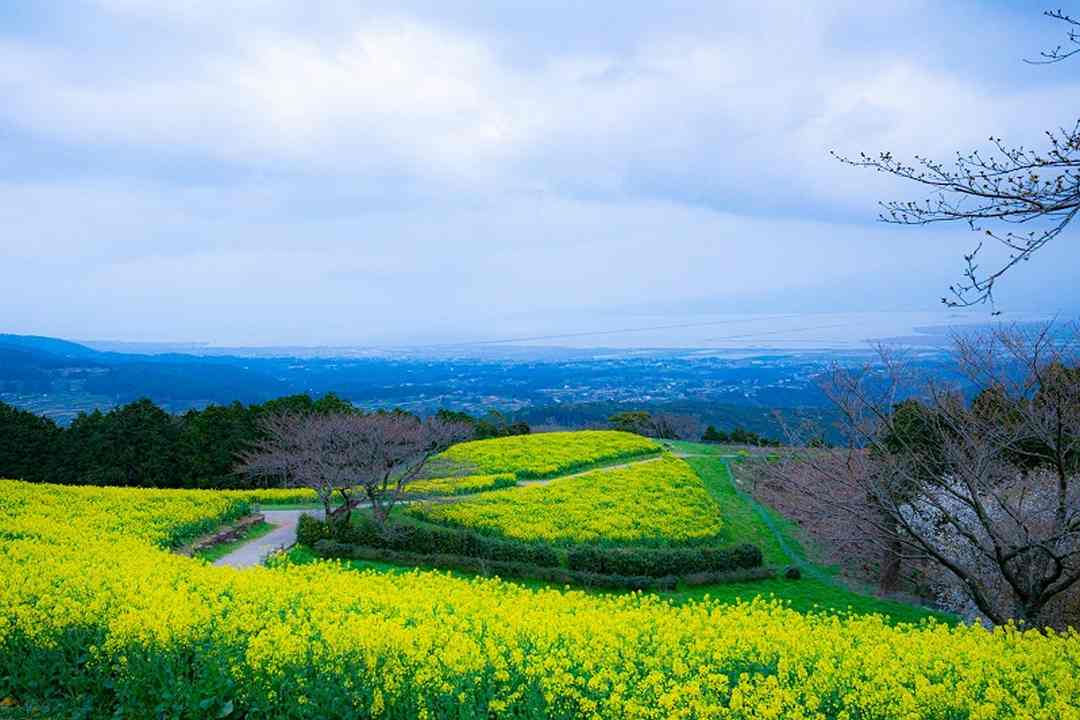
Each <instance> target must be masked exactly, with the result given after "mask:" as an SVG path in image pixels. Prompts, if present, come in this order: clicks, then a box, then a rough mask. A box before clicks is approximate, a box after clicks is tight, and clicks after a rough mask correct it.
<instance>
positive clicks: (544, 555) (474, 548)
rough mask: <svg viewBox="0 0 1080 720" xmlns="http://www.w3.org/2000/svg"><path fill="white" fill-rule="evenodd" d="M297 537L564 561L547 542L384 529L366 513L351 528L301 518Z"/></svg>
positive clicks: (409, 526) (415, 526)
mask: <svg viewBox="0 0 1080 720" xmlns="http://www.w3.org/2000/svg"><path fill="white" fill-rule="evenodd" d="M297 539H298V540H299V541H300V543H302V544H304V545H312V546H314V545H315V543H316V542H318V541H319V540H326V539H333V540H337V541H338V542H342V543H348V544H352V545H366V546H367V547H374V548H382V549H385V550H397V551H401V552H420V553H429V554H440V555H462V556H469V557H475V558H479V559H481V560H498V561H505V562H523V563H528V564H530V565H538V566H541V567H555V566H557V565H559V564H560V561H559V554H558V553H557V552H556V551H555V549H554V548H553V547H551V546H550V545H546V544H544V543H535V542H525V541H523V540H509V539H505V538H497V537H492V536H490V535H482V534H480V533H478V532H475V531H472V530H469V529H468V528H451V527H443V526H441V525H428V524H419V523H401V522H399V523H395V524H393V525H391V526H390V527H389V528H387V529H385V530H383V529H382V528H379V527H378V526H377V525H375V523H373V522H372V521H371V520H370V519H369V518H367V517H366V516H364V515H360V516H356V517H354V521H353V524H352V525H349V526H347V527H334V528H331V527H329V526H328V525H327V524H326V523H324V522H320V521H318V520H315V519H313V518H310V517H309V518H307V519H306V520H304V519H301V526H300V527H299V528H298V531H297Z"/></svg>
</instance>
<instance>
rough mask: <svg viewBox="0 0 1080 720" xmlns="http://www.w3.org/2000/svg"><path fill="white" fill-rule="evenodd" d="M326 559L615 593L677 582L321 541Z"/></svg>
mask: <svg viewBox="0 0 1080 720" xmlns="http://www.w3.org/2000/svg"><path fill="white" fill-rule="evenodd" d="M312 549H313V550H314V551H315V552H316V553H317V554H318V555H320V556H322V557H327V558H339V559H349V560H373V561H376V562H387V563H393V564H398V565H409V566H415V565H423V566H427V567H433V568H439V569H444V570H463V571H465V572H472V573H477V574H480V575H488V576H493V575H497V576H499V577H503V578H521V579H531V580H541V581H544V582H549V583H556V584H560V585H580V586H583V587H589V588H606V589H614V590H650V591H656V590H669V591H670V590H674V589H675V588H676V586H677V585H678V578H677V577H675V576H673V575H666V576H663V577H648V576H644V575H617V574H603V573H594V572H583V571H577V570H568V569H566V568H562V567H550V566H541V565H533V564H530V563H527V562H519V561H513V560H488V559H485V558H479V557H475V556H467V555H452V554H448V553H418V552H407V551H402V550H390V549H388V548H379V547H370V546H365V545H355V544H350V543H344V542H340V541H338V540H320V541H318V542H317V543H315V545H314V547H313V548H312Z"/></svg>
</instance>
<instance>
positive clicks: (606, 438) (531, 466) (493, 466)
mask: <svg viewBox="0 0 1080 720" xmlns="http://www.w3.org/2000/svg"><path fill="white" fill-rule="evenodd" d="M658 452H660V446H659V445H657V444H656V443H655V442H653V441H652V440H649V439H648V438H644V437H642V436H640V435H635V434H633V433H627V432H619V431H616V430H579V431H575V432H553V433H537V434H535V435H515V436H511V437H502V438H493V439H491V440H473V441H471V442H465V443H461V444H459V445H454V446H453V447H452V448H450V449H449V450H447V451H446V452H444V453H443V454H442V455H441V456H440V458H441V459H443V460H447V461H451V462H457V463H461V464H462V465H465V466H466V467H470V468H474V469H475V472H477V473H504V472H512V473H514V474H515V475H517V477H519V478H537V477H551V476H554V475H561V474H563V473H567V472H570V471H572V470H575V469H577V468H581V467H587V466H589V465H593V464H596V463H602V462H607V461H609V460H618V459H621V458H632V457H639V456H641V455H649V454H652V453H658Z"/></svg>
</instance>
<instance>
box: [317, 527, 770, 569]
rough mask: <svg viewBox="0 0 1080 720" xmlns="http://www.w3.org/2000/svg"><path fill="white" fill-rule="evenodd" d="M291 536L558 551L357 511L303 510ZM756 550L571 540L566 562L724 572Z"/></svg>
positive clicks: (497, 553) (547, 556)
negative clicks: (337, 518) (339, 517)
mask: <svg viewBox="0 0 1080 720" xmlns="http://www.w3.org/2000/svg"><path fill="white" fill-rule="evenodd" d="M297 539H298V540H299V542H300V543H301V544H303V545H308V546H311V547H314V546H315V545H316V543H318V542H319V541H322V540H334V541H336V542H338V543H343V544H347V545H356V546H365V547H369V548H378V549H383V550H393V551H397V552H409V553H420V554H423V555H450V556H456V557H469V558H475V559H477V560H482V561H497V562H514V563H525V564H527V565H530V566H537V567H551V568H554V567H559V566H561V565H562V564H563V562H562V556H561V554H560V552H559V551H558V550H556V548H555V547H553V546H551V545H548V544H545V543H536V542H526V541H523V540H512V539H507V538H498V537H492V536H490V535H485V534H483V533H480V532H477V531H475V530H472V529H469V528H462V527H445V526H442V525H432V524H427V523H396V524H394V525H392V526H391V527H389V528H387V529H385V530H383V529H381V528H379V527H378V526H376V525H375V524H374V523H373V522H372V521H371V520H370V519H369V518H367V517H365V516H359V517H357V518H355V520H354V523H353V524H352V525H350V526H347V527H337V528H332V527H331V526H329V525H328V524H327V523H325V522H322V521H319V520H316V519H315V518H312V517H311V516H308V515H305V516H302V517H301V518H300V526H299V528H298V531H297ZM762 563H763V559H762V555H761V550H760V549H759V548H758V547H756V546H754V545H736V546H732V547H723V548H720V547H708V546H704V547H674V548H652V547H609V546H606V545H576V546H573V547H571V548H570V549H569V550H568V551H566V563H565V564H566V566H567V567H568V568H569V570H572V571H574V572H584V573H595V574H598V575H612V576H622V577H634V576H645V577H653V578H661V577H665V576H669V575H675V576H686V575H691V574H695V573H714V574H715V573H728V572H737V571H741V570H749V569H753V568H759V567H761V566H762Z"/></svg>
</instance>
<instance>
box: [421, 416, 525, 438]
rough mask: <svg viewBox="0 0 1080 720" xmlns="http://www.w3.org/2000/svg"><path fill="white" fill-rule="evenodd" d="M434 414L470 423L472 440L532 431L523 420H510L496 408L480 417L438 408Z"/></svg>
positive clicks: (454, 420) (449, 420) (447, 419)
mask: <svg viewBox="0 0 1080 720" xmlns="http://www.w3.org/2000/svg"><path fill="white" fill-rule="evenodd" d="M435 416H436V417H437V418H439V419H440V420H446V421H447V422H462V423H467V424H468V425H471V426H472V428H473V437H472V439H473V440H487V439H489V438H498V437H510V436H512V435H528V434H529V433H530V432H532V428H530V427H529V424H528V423H527V422H525V421H524V420H518V421H514V422H511V421H510V420H509V419H508V418H507V417H506V416H505V415H503V414H502V413H501V412H499V411H498V410H492V411H490V412H488V413H487V414H485V415H484V416H483V417H481V418H476V417H473V416H472V415H469V414H468V413H464V412H460V411H456V410H445V409H443V410H439V411H438V412H437V413H435Z"/></svg>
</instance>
